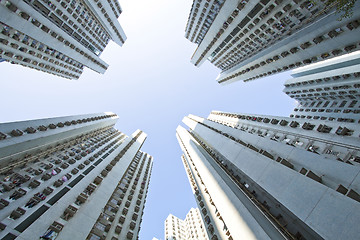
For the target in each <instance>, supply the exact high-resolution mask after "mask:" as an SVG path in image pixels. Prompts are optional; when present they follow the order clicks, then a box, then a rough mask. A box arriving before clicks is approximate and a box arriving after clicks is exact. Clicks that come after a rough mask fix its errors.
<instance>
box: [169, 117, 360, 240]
mask: <svg viewBox="0 0 360 240" xmlns="http://www.w3.org/2000/svg"><path fill="white" fill-rule="evenodd" d="M183 122H184V124H185V125H186V126H187V127H188V128H189V129H188V130H186V129H185V128H183V127H180V126H179V127H178V128H177V132H176V136H177V138H178V141H179V144H180V146H181V149H182V151H183V153H184V154H183V156H182V161H183V164H184V167H185V170H186V173H187V175H188V178H189V182H190V185H191V187H192V190H193V193H194V196H195V198H196V200H197V204H198V207H199V208H200V212H201V215H202V218H203V219H204V222H205V227H206V229H207V232H208V234H209V239H212V240H215V239H353V238H357V237H358V236H359V235H360V231H359V229H358V227H357V223H356V221H354V220H355V219H357V218H359V217H360V211H359V209H360V208H359V207H360V195H359V193H360V184H359V180H360V179H359V176H360V175H359V173H360V165H359V163H360V161H359V154H360V152H359V150H360V144H359V139H358V136H359V134H360V128H359V127H358V126H357V124H355V123H346V125H344V123H339V122H334V121H320V120H314V119H310V120H309V119H306V120H305V119H294V118H287V117H273V116H263V115H254V114H251V115H250V114H235V113H225V112H219V111H213V112H212V113H211V114H210V115H209V117H208V118H207V119H205V118H201V117H198V116H194V115H189V116H188V117H185V118H184V119H183ZM344 127H346V129H348V130H349V131H350V132H351V134H349V135H347V134H342V130H341V129H344Z"/></svg>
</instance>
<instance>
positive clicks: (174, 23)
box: [0, 0, 294, 240]
mask: <svg viewBox="0 0 360 240" xmlns="http://www.w3.org/2000/svg"><path fill="white" fill-rule="evenodd" d="M120 4H121V6H122V8H123V13H122V14H121V16H120V18H119V21H120V24H121V25H122V27H123V28H124V31H125V33H126V35H127V41H126V42H125V44H124V46H123V47H119V46H117V45H116V44H114V43H112V42H111V43H110V44H109V45H108V47H107V48H106V49H105V51H104V52H103V54H102V56H101V58H102V59H103V60H105V61H106V62H107V63H108V64H109V65H110V67H109V69H108V70H107V72H106V73H105V74H104V75H101V74H97V73H95V72H93V71H91V70H89V69H86V70H85V71H84V73H83V75H82V76H81V77H80V79H79V80H77V81H70V80H66V79H62V78H59V77H56V76H53V75H49V74H46V73H43V72H39V71H35V70H31V69H28V68H24V67H20V66H18V65H11V64H9V63H5V62H3V63H0V72H1V75H2V78H1V82H0V84H1V85H0V90H1V94H0V109H1V115H0V122H8V121H18V120H26V119H37V118H45V117H55V116H66V115H75V114H83V113H94V112H105V111H112V112H114V113H116V114H118V115H119V117H120V119H119V121H118V123H117V125H116V128H117V129H119V130H120V131H122V132H124V133H126V134H127V135H131V133H133V132H134V131H135V130H136V129H141V130H143V131H144V132H146V133H147V134H148V139H147V140H146V142H145V144H144V146H143V148H142V150H143V151H145V152H148V153H149V154H151V155H152V156H153V157H154V168H153V172H152V178H151V181H150V189H149V193H148V197H147V202H146V206H145V213H144V216H143V221H142V225H141V231H140V239H141V240H143V239H144V240H147V239H152V237H157V238H159V239H164V221H165V219H166V217H167V215H168V214H169V213H172V214H174V215H175V216H177V217H179V218H185V215H186V213H187V212H188V211H189V210H190V208H191V207H196V203H195V201H194V198H193V196H192V193H191V189H190V185H189V183H188V180H187V177H186V175H185V171H184V168H183V166H182V163H181V159H180V156H181V151H180V147H179V146H178V143H177V141H176V138H175V129H176V127H177V125H179V124H181V120H182V118H183V117H184V116H186V115H188V114H190V113H192V114H196V115H199V116H202V117H207V116H208V114H209V113H210V112H211V110H221V111H229V112H244V113H257V114H269V115H279V116H289V114H290V112H291V111H292V109H293V107H294V101H293V100H292V99H290V98H289V97H288V96H286V95H285V94H284V93H283V92H282V90H283V83H284V81H285V80H286V79H288V78H289V74H288V73H282V74H278V75H275V76H272V77H268V78H263V79H260V80H255V81H252V82H248V83H242V82H237V83H233V84H230V85H227V86H220V85H219V84H218V83H217V82H216V81H215V79H216V77H217V75H218V74H219V72H220V71H219V70H218V69H217V68H216V67H214V66H212V65H211V64H210V63H208V62H206V63H205V64H203V65H202V66H201V67H200V68H197V67H195V66H193V65H192V64H191V63H190V58H191V55H192V54H193V52H194V50H195V48H196V45H195V44H192V43H191V42H189V41H188V40H187V39H185V37H184V34H185V33H184V29H185V26H186V22H187V19H188V14H189V11H190V8H191V4H192V1H191V0H177V1H166V0H151V1H149V0H131V1H130V0H120Z"/></svg>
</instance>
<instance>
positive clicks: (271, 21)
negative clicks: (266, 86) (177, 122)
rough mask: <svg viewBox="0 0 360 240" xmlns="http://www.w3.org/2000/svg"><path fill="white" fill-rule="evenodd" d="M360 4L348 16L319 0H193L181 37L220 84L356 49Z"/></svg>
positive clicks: (302, 64) (359, 32) (264, 74)
mask: <svg viewBox="0 0 360 240" xmlns="http://www.w3.org/2000/svg"><path fill="white" fill-rule="evenodd" d="M359 8H360V4H359V3H357V4H355V7H354V14H353V15H352V17H350V18H345V19H342V21H338V19H339V17H340V16H341V13H337V12H336V7H334V6H333V5H330V6H327V5H325V4H324V3H323V1H307V0H276V1H269V0H258V1H248V0H242V1H237V0H210V1H205V0H194V2H193V6H192V9H191V12H190V15H189V19H188V23H187V26H186V30H185V32H186V33H185V37H186V38H188V39H189V40H190V41H192V42H194V43H196V44H197V45H198V46H197V48H196V50H195V52H194V54H193V56H192V58H191V62H192V63H193V64H195V66H200V65H201V64H202V63H203V62H205V61H206V60H209V61H210V62H211V63H213V64H214V65H215V66H216V67H218V68H220V69H221V70H222V72H221V73H220V75H219V76H218V77H217V81H218V82H219V83H221V84H227V83H231V82H234V81H239V80H242V81H250V80H254V79H257V78H261V77H264V76H269V75H271V74H275V73H278V72H282V71H286V70H288V69H293V68H295V67H300V66H304V65H308V64H310V63H314V62H318V61H320V60H323V59H329V58H332V57H335V56H339V55H342V54H345V53H349V52H352V51H355V50H357V49H359V47H360V45H359V37H358V36H359V35H360V28H358V27H359V26H360V11H359Z"/></svg>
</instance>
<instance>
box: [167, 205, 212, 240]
mask: <svg viewBox="0 0 360 240" xmlns="http://www.w3.org/2000/svg"><path fill="white" fill-rule="evenodd" d="M165 239H166V240H175V239H177V240H182V239H183V240H191V239H194V240H208V239H209V238H208V237H207V233H206V229H205V225H204V222H203V220H202V218H201V215H200V211H199V209H198V208H191V209H190V211H189V212H188V214H187V215H186V218H185V220H181V219H179V218H178V217H175V216H174V215H172V214H169V216H168V217H167V218H166V220H165Z"/></svg>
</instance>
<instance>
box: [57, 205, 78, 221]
mask: <svg viewBox="0 0 360 240" xmlns="http://www.w3.org/2000/svg"><path fill="white" fill-rule="evenodd" d="M77 210H78V209H77V208H76V207H74V206H72V205H69V206H68V207H67V208H66V209H65V211H64V213H63V215H62V216H61V218H62V219H64V220H66V221H68V220H69V219H70V218H72V217H73V216H74V215H75V213H76V212H77Z"/></svg>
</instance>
